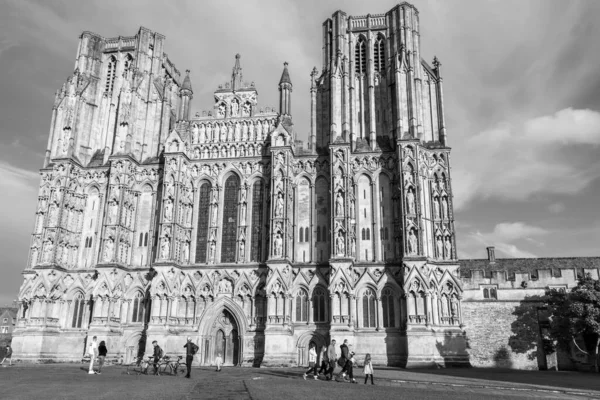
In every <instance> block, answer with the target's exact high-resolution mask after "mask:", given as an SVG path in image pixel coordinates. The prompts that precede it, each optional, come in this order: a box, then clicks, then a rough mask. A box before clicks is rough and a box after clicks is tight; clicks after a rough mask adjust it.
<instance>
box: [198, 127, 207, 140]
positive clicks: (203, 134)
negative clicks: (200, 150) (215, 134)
mask: <svg viewBox="0 0 600 400" xmlns="http://www.w3.org/2000/svg"><path fill="white" fill-rule="evenodd" d="M199 140H200V143H204V142H207V141H208V137H207V136H206V128H205V127H204V124H202V125H200V132H199Z"/></svg>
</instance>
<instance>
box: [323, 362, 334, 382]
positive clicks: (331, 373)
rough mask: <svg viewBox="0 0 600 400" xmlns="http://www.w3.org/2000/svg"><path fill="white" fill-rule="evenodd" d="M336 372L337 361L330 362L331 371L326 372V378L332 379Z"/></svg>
mask: <svg viewBox="0 0 600 400" xmlns="http://www.w3.org/2000/svg"><path fill="white" fill-rule="evenodd" d="M334 370H335V361H333V360H329V369H327V371H325V376H326V377H327V378H328V379H332V378H333V371H334Z"/></svg>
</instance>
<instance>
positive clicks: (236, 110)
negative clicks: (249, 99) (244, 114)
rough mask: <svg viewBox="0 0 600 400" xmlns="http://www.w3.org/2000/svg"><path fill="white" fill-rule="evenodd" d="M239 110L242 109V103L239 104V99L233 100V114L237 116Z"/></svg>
mask: <svg viewBox="0 0 600 400" xmlns="http://www.w3.org/2000/svg"><path fill="white" fill-rule="evenodd" d="M239 111H240V105H239V104H238V102H237V100H234V101H232V102H231V116H232V117H237V115H238V112H239Z"/></svg>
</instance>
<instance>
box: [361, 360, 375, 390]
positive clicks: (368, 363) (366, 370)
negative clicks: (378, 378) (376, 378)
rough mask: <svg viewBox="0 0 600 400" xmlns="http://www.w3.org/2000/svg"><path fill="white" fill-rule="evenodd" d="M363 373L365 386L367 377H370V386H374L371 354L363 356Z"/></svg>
mask: <svg viewBox="0 0 600 400" xmlns="http://www.w3.org/2000/svg"><path fill="white" fill-rule="evenodd" d="M363 373H364V374H365V385H366V384H367V379H368V378H369V375H370V376H371V385H374V384H375V382H373V364H371V354H369V353H367V355H366V356H365V366H364V369H363Z"/></svg>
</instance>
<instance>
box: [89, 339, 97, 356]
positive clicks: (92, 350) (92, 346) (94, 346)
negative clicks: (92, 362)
mask: <svg viewBox="0 0 600 400" xmlns="http://www.w3.org/2000/svg"><path fill="white" fill-rule="evenodd" d="M97 348H98V343H96V342H95V341H93V340H92V341H91V342H90V344H89V346H88V354H89V355H90V356H93V355H95V354H96V349H97Z"/></svg>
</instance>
